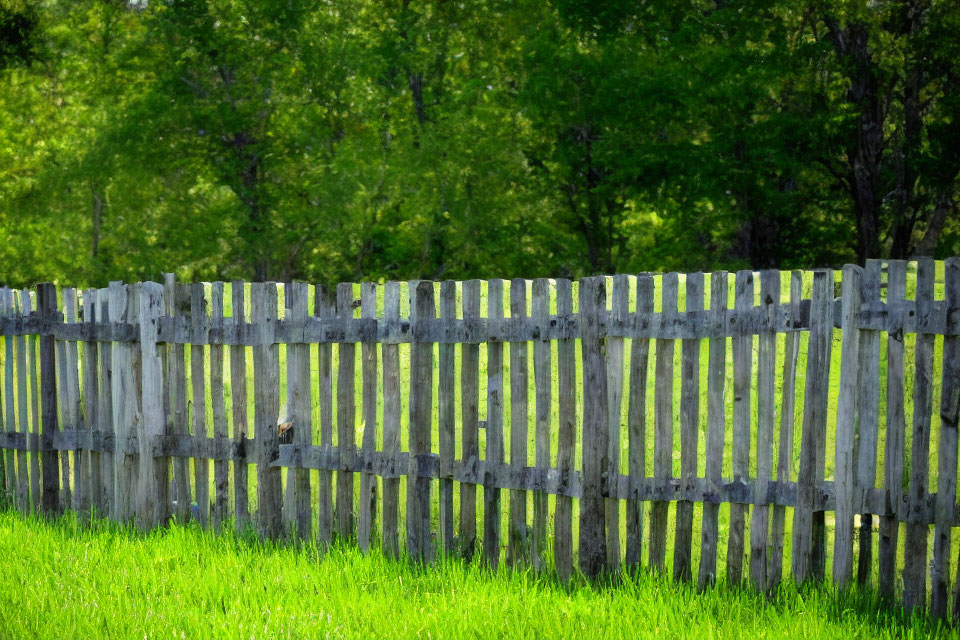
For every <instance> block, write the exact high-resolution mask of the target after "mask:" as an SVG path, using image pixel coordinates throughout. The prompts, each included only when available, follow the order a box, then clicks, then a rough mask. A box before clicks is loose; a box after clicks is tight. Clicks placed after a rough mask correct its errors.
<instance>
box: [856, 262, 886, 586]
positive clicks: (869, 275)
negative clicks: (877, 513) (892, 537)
mask: <svg viewBox="0 0 960 640" xmlns="http://www.w3.org/2000/svg"><path fill="white" fill-rule="evenodd" d="M880 271H881V262H880V261H879V260H867V264H866V266H865V268H864V271H863V277H862V278H861V290H862V292H863V293H862V294H861V300H862V303H864V304H866V305H875V304H876V303H878V302H879V301H880ZM861 309H862V307H861ZM859 333H860V363H859V365H858V368H859V370H860V376H859V382H858V385H857V439H856V442H855V448H854V450H855V452H856V462H855V467H854V468H855V470H856V479H855V487H854V503H855V504H856V503H858V502H860V501H861V497H862V496H863V495H864V493H865V492H866V491H868V490H871V489H873V488H874V487H875V485H876V484H877V440H878V438H879V430H880V425H879V412H880V332H879V331H873V330H871V329H860V330H859ZM858 542H859V544H858V547H859V548H858V554H857V584H859V585H867V584H870V581H871V573H872V568H873V515H872V514H870V513H864V514H861V516H860V530H859V535H858Z"/></svg>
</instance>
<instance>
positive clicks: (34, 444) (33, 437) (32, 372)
mask: <svg viewBox="0 0 960 640" xmlns="http://www.w3.org/2000/svg"><path fill="white" fill-rule="evenodd" d="M22 300H23V302H22V307H21V308H22V310H23V314H24V315H29V314H30V311H31V302H30V291H29V290H24V292H23V295H22ZM39 342H40V336H38V335H35V336H29V337H28V338H27V343H28V345H29V348H28V350H27V351H28V353H27V367H28V377H29V380H30V418H31V419H30V426H29V428H28V431H29V432H30V436H28V437H29V438H30V498H31V500H32V504H33V510H34V512H38V511H39V510H40V501H41V493H40V377H39V372H38V370H37V348H38V346H39ZM92 363H93V364H92V367H93V369H94V372H93V375H94V378H96V375H97V372H96V367H97V357H96V352H94V356H93V359H92ZM87 364H88V366H91V365H90V363H87ZM90 389H92V390H93V392H94V393H95V392H96V386H95V385H93V386H91V387H90ZM93 404H94V405H96V406H97V407H98V408H99V403H98V401H97V398H96V397H94V398H93ZM91 472H92V473H94V474H96V476H97V479H98V480H99V479H100V476H99V473H100V469H99V467H92V468H91ZM100 487H101V491H102V483H101V484H100ZM98 506H100V505H98ZM103 513H105V511H104V510H103V507H102V506H101V514H103Z"/></svg>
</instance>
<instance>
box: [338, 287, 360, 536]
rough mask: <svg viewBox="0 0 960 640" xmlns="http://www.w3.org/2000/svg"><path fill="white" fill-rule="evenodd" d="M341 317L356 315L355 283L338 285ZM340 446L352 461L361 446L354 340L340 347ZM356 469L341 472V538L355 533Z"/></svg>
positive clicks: (346, 459) (346, 460)
mask: <svg viewBox="0 0 960 640" xmlns="http://www.w3.org/2000/svg"><path fill="white" fill-rule="evenodd" d="M337 317H339V318H340V319H344V318H352V317H353V284H351V283H349V282H341V283H340V284H338V285H337ZM337 349H338V350H337V450H338V451H339V452H340V461H341V462H342V463H343V464H349V463H350V461H351V460H352V459H353V456H354V454H355V452H356V448H357V439H356V437H357V436H356V434H357V406H356V399H355V397H354V384H355V380H356V368H357V350H356V345H355V344H354V343H352V342H341V343H340V344H339V345H338V347H337ZM353 485H354V481H353V473H352V472H350V471H338V472H337V505H336V514H335V517H336V533H337V536H338V537H339V538H340V539H341V540H350V539H351V538H353V537H354V535H355V534H354V519H353V488H354V487H353Z"/></svg>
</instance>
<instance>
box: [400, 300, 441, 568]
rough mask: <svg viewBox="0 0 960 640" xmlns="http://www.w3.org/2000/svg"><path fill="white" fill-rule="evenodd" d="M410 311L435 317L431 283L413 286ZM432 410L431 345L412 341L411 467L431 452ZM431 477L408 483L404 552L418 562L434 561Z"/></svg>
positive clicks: (417, 477)
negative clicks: (431, 520)
mask: <svg viewBox="0 0 960 640" xmlns="http://www.w3.org/2000/svg"><path fill="white" fill-rule="evenodd" d="M412 298H413V299H412V300H411V302H412V303H413V304H411V306H410V308H411V313H412V314H413V318H414V319H415V320H417V319H420V318H429V319H432V318H434V317H436V313H437V311H436V304H435V302H434V294H433V283H432V282H428V281H419V282H417V283H416V286H415V287H413V296H412ZM432 409H433V345H432V344H431V343H429V342H414V343H413V345H412V346H411V349H410V431H409V441H408V443H407V449H408V451H409V452H410V468H411V469H415V468H416V467H415V465H417V464H418V462H419V460H418V456H420V455H423V454H429V453H430V451H431V440H432V438H431V431H432V424H431V423H432V417H433V416H432V413H433V411H432ZM431 484H432V483H431V481H430V478H427V477H423V476H420V475H416V477H414V478H413V479H412V480H408V482H407V551H408V553H409V554H410V555H411V557H412V558H413V559H414V560H416V561H418V562H430V561H431V560H432V559H433V541H432V539H431V531H430V493H431Z"/></svg>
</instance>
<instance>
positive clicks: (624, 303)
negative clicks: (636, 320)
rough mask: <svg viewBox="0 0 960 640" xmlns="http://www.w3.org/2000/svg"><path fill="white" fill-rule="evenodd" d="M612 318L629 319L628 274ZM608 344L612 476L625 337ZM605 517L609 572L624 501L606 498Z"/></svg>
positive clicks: (616, 558)
mask: <svg viewBox="0 0 960 640" xmlns="http://www.w3.org/2000/svg"><path fill="white" fill-rule="evenodd" d="M611 294H612V295H611V296H610V298H611V317H612V318H613V320H614V321H617V322H624V321H626V319H627V314H628V313H629V311H628V304H629V299H630V279H629V277H627V276H625V275H617V276H614V278H613V290H612V292H611ZM606 347H607V363H606V365H607V366H606V376H607V472H608V474H609V475H608V477H610V478H616V477H617V476H619V475H620V422H621V421H622V412H623V409H622V407H623V338H609V337H608V338H606ZM604 518H605V520H606V529H607V571H609V572H610V573H615V572H616V571H618V570H619V569H620V500H618V499H617V498H615V497H614V498H611V497H607V498H605V499H604Z"/></svg>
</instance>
